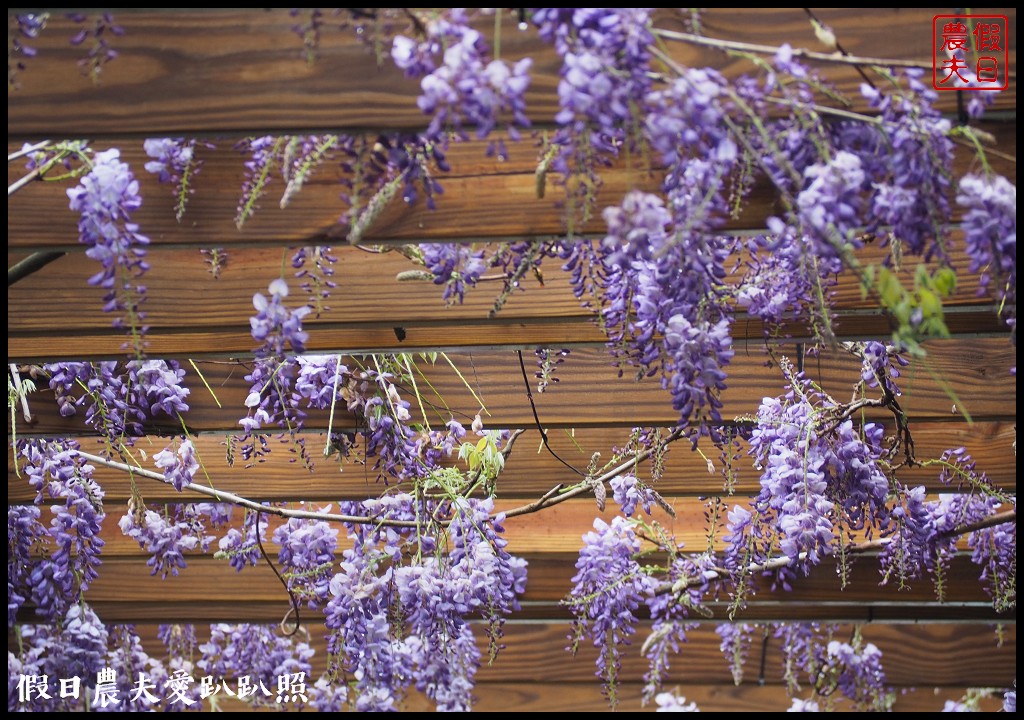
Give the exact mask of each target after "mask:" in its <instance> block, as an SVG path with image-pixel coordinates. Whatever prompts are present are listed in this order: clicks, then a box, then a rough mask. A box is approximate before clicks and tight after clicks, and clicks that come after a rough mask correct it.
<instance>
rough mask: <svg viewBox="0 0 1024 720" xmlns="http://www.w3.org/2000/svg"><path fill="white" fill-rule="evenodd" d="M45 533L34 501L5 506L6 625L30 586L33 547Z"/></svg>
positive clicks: (12, 622) (15, 616)
mask: <svg viewBox="0 0 1024 720" xmlns="http://www.w3.org/2000/svg"><path fill="white" fill-rule="evenodd" d="M45 536H46V528H45V527H44V526H43V525H42V523H40V522H39V508H38V507H37V506H35V505H10V506H8V508H7V628H8V629H10V628H13V627H14V623H15V621H16V620H17V615H18V610H19V609H20V608H21V606H22V605H24V604H25V599H26V598H27V596H28V595H29V594H31V590H30V587H29V578H30V576H31V574H32V564H33V558H32V550H33V548H34V547H35V545H36V543H37V542H40V541H41V540H42V539H43V538H44V537H45Z"/></svg>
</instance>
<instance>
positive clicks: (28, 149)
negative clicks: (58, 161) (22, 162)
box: [7, 140, 50, 163]
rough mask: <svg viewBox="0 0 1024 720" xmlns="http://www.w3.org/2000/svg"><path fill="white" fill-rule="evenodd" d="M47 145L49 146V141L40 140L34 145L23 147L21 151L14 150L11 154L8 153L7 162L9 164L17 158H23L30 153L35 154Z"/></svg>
mask: <svg viewBox="0 0 1024 720" xmlns="http://www.w3.org/2000/svg"><path fill="white" fill-rule="evenodd" d="M49 144H50V141H49V140H42V141H40V142H37V143H36V144H35V145H27V146H25V147H23V148H22V149H21V150H15V151H14V152H12V153H8V155H7V162H9V163H11V162H14V161H15V160H17V159H18V158H23V157H25V156H26V155H31V154H32V153H34V152H36V151H37V150H42V149H43V148H44V147H46V146H47V145H49Z"/></svg>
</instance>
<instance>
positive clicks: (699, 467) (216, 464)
mask: <svg viewBox="0 0 1024 720" xmlns="http://www.w3.org/2000/svg"><path fill="white" fill-rule="evenodd" d="M556 391H557V390H556ZM891 429H892V427H891V424H889V425H887V431H890V430H891ZM911 430H912V433H913V437H914V444H915V449H916V453H917V457H918V458H919V459H921V460H925V459H929V458H937V457H939V456H940V455H941V454H942V453H943V452H944V451H945V450H947V449H950V448H956V447H965V448H966V449H967V452H968V453H970V454H971V456H972V457H973V458H974V459H975V461H977V466H978V469H979V470H983V471H984V472H985V473H986V475H987V476H988V478H989V480H991V481H992V483H993V484H995V485H996V486H997V487H1000V488H1002V489H1004V490H1006V491H1007V492H1015V491H1016V487H1017V475H1016V467H1017V462H1016V456H1015V455H1014V452H1013V443H1014V441H1015V440H1016V429H1015V427H1014V425H1013V423H1011V422H980V423H974V424H973V425H968V424H967V423H965V422H948V423H923V424H920V425H918V426H916V427H912V428H911ZM628 435H629V433H628V432H627V431H625V430H622V429H617V428H586V429H580V430H575V431H570V430H559V431H556V432H552V433H551V434H550V436H549V443H550V445H551V447H552V448H553V449H554V451H555V452H556V453H557V454H558V455H559V457H561V458H563V459H565V460H566V461H567V462H569V463H571V464H572V465H575V466H577V467H585V466H586V465H587V464H588V463H589V462H590V458H591V457H592V455H593V454H594V453H595V452H599V453H601V455H602V458H608V459H610V458H611V457H612V449H613V448H615V447H621V446H623V445H624V444H625V443H626V442H627V441H628ZM305 438H306V443H307V445H308V447H309V448H310V451H311V454H312V455H313V456H314V457H315V458H316V464H315V465H314V469H313V472H311V473H310V472H306V471H304V470H301V469H300V468H298V467H297V466H296V465H295V464H294V463H292V462H290V458H291V456H290V455H289V454H288V453H286V452H278V451H277V450H278V448H275V450H274V451H272V452H271V453H270V454H269V455H268V456H267V458H266V460H265V461H264V462H262V463H258V464H256V465H254V466H253V467H251V468H246V467H244V464H243V463H236V464H235V465H233V466H228V465H227V464H226V463H225V462H224V458H225V451H226V447H225V438H224V437H223V436H218V435H215V434H212V433H211V434H207V435H202V436H199V437H198V438H196V439H195V440H194V441H193V443H194V445H195V447H196V449H197V452H198V453H199V456H200V457H201V458H202V459H203V462H204V465H205V467H206V470H207V472H208V473H209V474H210V478H211V479H212V481H213V485H214V487H216V488H218V489H221V490H227V491H229V492H236V493H241V494H243V495H245V496H247V497H249V498H251V499H253V500H260V501H263V500H266V501H286V500H296V499H305V500H308V501H311V502H323V503H328V502H337V501H338V500H349V499H362V498H365V497H367V496H368V495H370V494H373V493H376V492H377V491H378V486H377V485H376V483H375V482H374V479H375V475H374V473H373V472H372V471H371V470H370V469H369V468H367V467H365V466H364V465H361V464H359V463H358V462H349V463H345V464H339V463H337V462H330V461H327V460H322V459H320V457H319V455H320V452H321V450H322V449H323V447H324V444H325V440H326V438H325V436H324V435H318V434H314V433H309V434H307V435H306V436H305ZM167 444H168V440H167V438H161V437H147V438H141V439H139V440H137V441H136V446H137V447H139V448H141V449H142V450H144V451H145V452H146V453H147V456H149V457H152V456H153V455H154V454H155V453H157V452H159V451H160V450H162V449H163V448H164V447H166V446H167ZM704 445H705V443H701V445H700V447H701V449H702V450H703V451H704V452H705V453H707V456H708V458H709V459H711V461H712V463H713V464H714V466H715V472H714V473H709V472H708V469H707V461H706V460H705V459H704V458H703V457H701V456H700V454H699V453H697V452H694V451H692V450H691V449H690V446H689V445H688V444H687V443H676V444H675V445H673V446H671V449H670V450H669V452H668V453H667V455H666V456H665V458H664V474H663V476H662V477H661V479H660V480H659V481H658V482H657V484H656V485H655V487H656V488H657V489H658V491H659V492H661V493H662V494H664V495H667V496H671V497H708V496H714V495H721V494H722V493H724V492H725V490H724V478H723V476H722V472H723V470H724V467H723V463H722V461H721V459H720V457H719V455H718V452H717V451H713V450H712V449H711V448H710V446H709V447H707V448H705V447H704ZM746 448H747V445H746V443H741V445H740V453H741V456H740V457H739V458H738V459H737V461H736V462H735V464H734V468H735V470H736V472H737V474H738V479H737V480H736V483H735V485H734V486H733V489H734V492H736V493H737V494H738V495H740V496H743V495H749V494H756V493H757V492H758V490H759V488H760V486H759V478H760V473H759V472H758V471H757V470H756V469H755V468H754V466H753V462H752V459H751V458H748V457H746ZM280 449H282V450H283V449H284V448H283V447H282V448H280ZM453 464H455V465H458V463H454V462H453ZM146 466H147V467H152V466H151V465H150V464H149V463H146ZM7 468H8V472H7V501H8V503H12V504H23V503H27V502H31V501H32V498H34V497H35V492H34V491H33V490H32V489H31V488H30V487H29V485H28V483H27V482H25V480H24V479H23V478H18V477H17V476H16V474H15V470H14V458H13V454H12V452H11V451H10V449H8V458H7ZM638 471H639V473H640V477H642V478H647V477H649V472H650V468H649V463H647V462H644V463H642V464H641V465H640V467H639V469H638ZM93 477H94V478H95V479H96V481H97V482H99V484H100V485H101V486H102V487H103V491H104V493H105V499H106V501H107V502H113V503H123V502H127V500H128V498H129V497H130V493H131V480H130V478H129V477H128V475H127V473H124V472H122V471H120V470H114V469H111V468H107V467H105V466H102V465H99V466H97V467H96V470H95V472H94V474H93ZM897 477H898V478H899V479H900V481H901V482H903V483H904V484H906V485H924V486H925V487H926V488H927V489H928V490H930V491H932V492H936V491H939V490H949V489H951V488H949V487H948V486H943V485H941V484H940V483H939V481H938V469H937V468H934V467H932V468H927V467H911V468H903V469H901V470H900V471H899V473H898V474H897ZM573 481H574V480H573V478H572V477H571V476H570V473H569V471H567V470H566V468H565V467H564V466H563V465H562V464H561V463H560V462H559V461H558V460H557V459H555V457H554V456H552V455H551V454H550V453H548V452H546V451H544V450H542V449H541V441H540V434H539V433H538V432H537V431H536V430H535V429H532V428H531V429H529V430H527V431H526V432H525V434H524V435H523V436H522V437H521V438H520V439H519V440H518V441H517V443H516V447H515V449H514V451H513V454H512V455H511V457H510V458H509V461H508V463H506V465H505V470H504V471H503V472H502V474H501V477H500V479H499V483H498V494H499V496H500V497H502V498H505V499H521V500H530V499H536V498H538V497H540V496H541V495H543V494H544V493H545V492H547V491H548V490H550V489H551V488H552V487H553V486H554V485H555V484H556V483H558V482H569V483H571V482H573ZM139 487H140V489H141V490H142V492H143V494H144V496H145V497H146V499H147V501H148V502H153V503H167V502H181V501H196V500H199V499H201V498H202V496H200V495H198V494H197V493H193V492H190V491H188V490H187V489H186V491H185V492H184V493H181V494H179V493H178V492H177V491H175V490H174V488H173V487H171V486H169V485H165V484H162V483H158V482H153V481H148V480H142V481H141V483H140V485H139ZM399 487H401V485H400V486H399Z"/></svg>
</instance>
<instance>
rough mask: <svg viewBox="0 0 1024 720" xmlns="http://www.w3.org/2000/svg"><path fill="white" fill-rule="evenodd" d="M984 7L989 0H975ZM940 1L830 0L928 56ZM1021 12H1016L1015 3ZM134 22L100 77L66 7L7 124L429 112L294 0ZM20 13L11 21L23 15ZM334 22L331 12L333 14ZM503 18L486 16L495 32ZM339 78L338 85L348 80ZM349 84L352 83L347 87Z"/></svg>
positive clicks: (886, 50) (759, 37)
mask: <svg viewBox="0 0 1024 720" xmlns="http://www.w3.org/2000/svg"><path fill="white" fill-rule="evenodd" d="M972 10H973V11H974V12H975V13H977V14H982V13H983V9H979V8H972ZM942 12H945V10H941V9H933V8H919V9H911V8H886V9H881V10H876V11H873V12H864V11H863V10H862V9H854V8H847V9H828V8H825V9H821V10H819V11H818V14H819V17H820V19H821V20H822V22H825V23H827V24H828V25H830V26H831V27H832V28H833V29H834V30H835V32H836V36H837V37H838V38H839V39H840V42H842V43H843V44H844V46H845V47H846V48H847V49H848V50H849V51H850V52H852V53H856V54H860V55H863V56H869V57H888V56H892V55H896V56H898V57H899V58H902V59H913V60H919V61H921V62H922V63H923V64H925V65H926V66H928V65H930V63H931V57H932V16H933V15H936V14H940V13H942ZM1003 12H1004V13H1010V15H1011V19H1010V26H1011V27H1013V23H1015V21H1016V14H1015V12H1014V11H1013V9H1010V10H1003ZM661 17H662V19H663V20H664V23H659V24H663V25H665V26H668V27H671V28H673V29H683V28H684V26H683V23H682V18H680V17H679V16H677V15H672V14H670V13H667V12H666V13H664V14H663V15H662V16H661ZM117 20H118V22H119V23H120V24H121V25H123V26H124V28H125V31H126V32H125V35H124V36H122V37H117V38H115V40H116V42H113V43H112V44H113V46H114V47H115V48H116V49H117V51H118V52H119V53H120V57H118V58H117V60H116V61H114V62H111V63H108V64H107V65H106V66H105V67H104V69H103V73H102V76H101V84H100V85H99V86H98V87H96V86H94V85H93V84H92V83H91V82H90V81H89V80H88V79H87V78H85V77H82V76H81V74H80V73H79V72H78V68H77V66H76V65H77V62H78V60H79V59H80V58H81V57H82V55H83V54H84V51H83V50H82V49H81V48H70V47H68V46H67V44H66V43H67V38H68V37H70V36H71V35H74V34H75V33H76V32H77V31H78V29H79V26H77V25H75V24H74V23H71V22H69V21H68V20H66V19H65V18H63V17H61V16H60V15H56V14H55V15H54V16H53V18H52V19H51V20H50V25H49V27H47V29H46V31H45V32H44V33H42V35H41V36H40V38H39V39H38V40H37V41H35V42H34V43H33V45H35V46H36V47H37V48H38V50H39V53H38V56H37V57H35V58H32V59H31V60H30V61H29V62H28V63H27V66H28V67H27V68H26V70H25V71H23V72H21V73H20V74H19V81H20V84H21V87H20V89H19V90H18V91H16V92H15V93H11V94H10V95H11V97H10V98H9V100H10V102H9V104H8V105H9V107H8V123H7V124H8V135H9V136H15V137H18V138H21V137H26V138H39V137H61V136H70V137H81V136H87V137H98V136H102V135H104V134H108V135H109V134H116V133H126V132H132V133H146V134H149V135H151V136H154V135H155V136H160V135H168V134H179V135H180V134H191V133H197V132H238V131H239V130H242V129H245V130H247V131H251V132H256V133H260V134H262V133H266V132H273V131H280V130H287V131H298V130H303V129H305V130H319V129H323V128H331V129H336V128H351V127H357V128H363V127H374V128H389V127H390V128H394V127H402V128H410V127H411V128H415V127H422V126H423V125H424V124H425V123H424V120H423V118H422V116H421V115H420V113H419V111H418V110H417V108H416V106H415V104H414V103H413V102H411V101H412V100H413V98H415V96H416V94H417V92H418V88H417V84H416V82H415V81H414V80H410V79H405V78H403V77H402V76H401V73H400V72H399V71H398V70H397V69H395V68H394V67H393V66H392V65H391V64H390V63H389V62H386V63H384V65H383V66H379V65H378V64H377V62H376V59H375V57H374V55H373V53H372V51H371V50H370V49H369V48H367V47H366V45H365V44H364V43H362V42H361V41H360V40H359V39H358V38H357V37H356V36H355V35H354V34H353V33H352V32H351V31H349V32H348V33H338V32H334V31H327V30H326V29H325V32H324V34H323V37H322V39H321V43H320V47H319V52H318V55H319V57H318V60H317V62H315V63H313V64H312V65H310V64H307V63H306V62H305V60H304V58H303V57H302V52H301V50H302V45H301V41H300V39H299V38H298V37H297V36H296V35H295V34H294V33H293V32H292V30H291V28H292V26H293V25H294V24H295V22H296V20H295V19H294V18H292V17H290V16H289V14H288V11H287V10H285V9H276V10H257V9H248V10H234V11H225V10H209V11H206V10H199V11H182V12H174V13H168V12H160V11H144V12H125V13H122V14H119V15H117ZM516 21H517V18H516V17H515V16H514V15H512V14H510V15H508V16H507V18H506V22H505V23H504V24H503V27H502V38H501V50H502V58H503V59H506V60H509V61H515V60H517V59H518V58H521V57H525V56H527V55H528V56H531V57H533V58H534V65H533V68H532V77H533V80H532V83H531V86H530V90H529V92H528V95H527V105H528V108H529V113H530V115H531V117H532V118H533V119H534V120H535V121H536V122H539V123H544V122H551V119H552V118H553V116H554V114H555V113H556V112H557V104H556V99H557V95H556V92H555V91H556V88H557V84H558V71H559V63H558V62H557V58H556V56H555V53H554V51H553V50H552V49H551V48H550V47H549V46H546V45H545V44H543V43H540V42H539V41H538V40H536V39H535V34H534V33H533V32H530V33H521V32H519V31H517V29H516ZM11 22H12V21H11V19H10V17H9V19H8V23H11ZM332 24H333V23H332ZM702 26H703V32H704V33H705V34H706V35H708V36H710V37H720V38H727V39H729V40H740V41H748V42H760V43H767V44H772V45H778V44H779V43H780V42H781V41H782V40H785V41H788V42H790V43H791V44H792V45H793V46H794V47H807V48H810V49H818V50H820V49H822V48H821V45H820V43H819V42H817V41H816V40H815V38H814V34H813V31H812V28H811V26H810V23H809V22H808V20H807V18H806V16H805V15H804V13H803V12H802V11H801V10H799V9H796V8H788V9H787V8H754V9H751V8H744V9H743V10H742V11H737V10H736V9H730V8H717V9H713V10H708V11H705V12H703V13H702ZM492 27H493V20H491V19H488V18H483V19H482V20H481V24H480V29H481V30H482V31H483V32H484V33H485V35H486V36H488V37H490V36H491V34H492V29H491V28H492ZM1009 35H1010V37H1009V39H1008V40H1009V51H1010V66H1011V67H1015V66H1016V38H1015V36H1014V34H1013V33H1010V34H1009ZM669 45H670V46H671V50H670V52H671V53H672V54H673V56H674V58H675V59H676V60H677V61H678V62H680V63H681V64H683V65H686V66H695V67H703V66H711V67H714V68H716V69H717V70H719V71H721V72H722V73H723V74H725V75H726V76H727V77H730V78H735V77H737V76H738V75H740V74H741V73H747V72H750V71H751V69H752V66H751V64H750V63H749V62H747V61H745V60H742V59H738V58H731V57H729V56H727V55H725V54H724V53H721V52H718V51H715V50H711V49H707V48H701V47H694V46H688V45H683V44H677V43H669ZM827 74H828V77H829V78H830V80H831V81H832V83H833V84H834V85H835V87H836V90H837V91H838V92H839V93H840V94H842V95H843V96H845V97H847V98H849V100H850V101H851V102H852V103H853V104H854V107H855V108H856V109H860V108H864V107H866V103H865V101H864V100H863V99H862V98H861V96H860V93H859V91H858V88H859V86H860V84H861V82H862V78H861V77H860V76H859V75H858V74H857V73H856V71H855V69H854V68H853V67H849V66H829V67H828V68H827ZM339 85H340V87H339ZM339 90H343V92H339ZM1014 91H1015V85H1014V84H1013V83H1011V84H1010V88H1009V90H1007V91H1006V92H1004V93H1002V94H1001V95H1000V96H999V98H998V100H997V102H998V105H999V107H1005V108H1010V109H1013V108H1014V107H1015V101H1016V99H1015V98H1016V95H1015V92H1014ZM954 95H955V93H942V94H941V97H940V103H941V105H940V107H942V108H943V109H946V110H953V109H955V107H956V105H955V103H956V99H955V97H953V96H954ZM56 103H60V104H67V103H73V104H74V106H75V108H76V112H75V113H55V112H52V108H53V107H54V106H55V104H56Z"/></svg>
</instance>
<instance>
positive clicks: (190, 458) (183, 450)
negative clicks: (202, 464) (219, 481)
mask: <svg viewBox="0 0 1024 720" xmlns="http://www.w3.org/2000/svg"><path fill="white" fill-rule="evenodd" d="M153 463H154V464H155V465H156V466H157V467H158V468H160V469H161V470H163V471H164V479H165V480H166V481H167V482H169V483H170V484H171V485H173V486H174V489H175V490H177V491H178V492H181V491H182V490H184V489H185V486H187V485H191V484H192V480H194V479H195V476H196V473H197V472H198V471H199V460H198V459H197V458H196V453H195V447H193V445H192V441H191V440H189V439H187V438H186V439H184V440H182V441H181V443H180V444H179V445H178V449H177V451H175V450H173V449H172V448H171V447H170V446H168V447H166V448H164V449H163V450H161V451H160V452H158V453H157V454H156V455H154V456H153Z"/></svg>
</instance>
